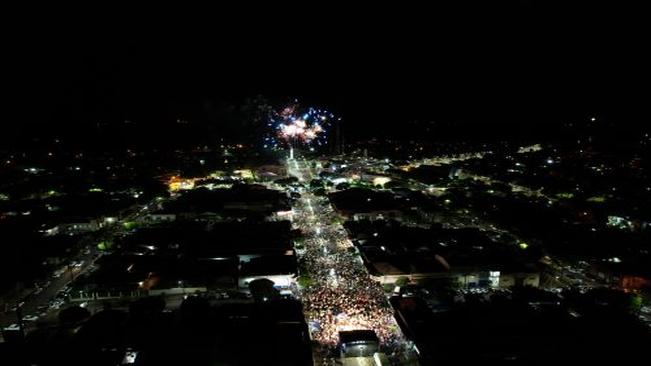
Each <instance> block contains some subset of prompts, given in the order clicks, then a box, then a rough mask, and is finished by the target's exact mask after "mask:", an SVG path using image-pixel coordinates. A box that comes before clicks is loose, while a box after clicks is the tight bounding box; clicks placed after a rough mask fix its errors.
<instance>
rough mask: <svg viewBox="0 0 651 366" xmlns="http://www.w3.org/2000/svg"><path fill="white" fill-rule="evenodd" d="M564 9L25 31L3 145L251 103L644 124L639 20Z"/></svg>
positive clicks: (379, 113) (469, 119)
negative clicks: (39, 134)
mask: <svg viewBox="0 0 651 366" xmlns="http://www.w3.org/2000/svg"><path fill="white" fill-rule="evenodd" d="M560 4H561V2H559V5H555V4H552V5H550V4H546V5H540V4H536V3H535V2H530V1H519V2H511V3H509V4H507V5H502V6H499V7H495V6H490V7H489V6H486V5H483V6H479V7H477V6H470V4H469V3H468V5H464V6H459V7H458V8H454V9H450V8H440V9H437V8H432V7H429V8H425V7H423V8H421V9H403V10H396V9H393V8H389V7H386V8H382V9H375V8H374V9H371V8H361V9H352V8H339V9H325V8H316V7H315V8H313V9H298V8H292V9H274V8H267V9H256V11H255V14H253V12H252V10H251V9H250V8H249V9H246V8H243V9H226V8H223V9H216V10H212V11H211V12H208V13H204V14H203V15H202V16H201V17H198V18H197V17H196V16H195V15H193V16H190V15H187V16H186V15H185V14H184V15H180V14H176V15H174V16H171V17H161V18H157V17H155V16H154V15H153V13H152V14H147V13H144V14H138V15H130V16H124V14H120V16H118V15H116V16H115V17H113V16H111V15H107V16H106V17H103V18H102V19H101V20H100V19H99V16H98V18H97V19H94V18H83V20H79V19H72V20H70V21H68V20H64V19H59V18H57V19H52V18H50V19H47V18H46V19H47V21H42V20H41V19H31V22H29V23H21V25H20V26H19V27H18V28H16V29H15V30H14V32H12V34H13V37H12V38H11V39H10V40H9V45H8V46H7V48H6V49H8V50H10V52H7V56H8V58H9V66H8V67H7V68H6V71H7V76H8V79H9V83H7V84H6V85H5V87H8V91H9V93H8V95H9V102H10V103H9V105H10V113H9V114H7V115H6V118H7V120H8V121H11V122H8V123H4V124H3V125H5V126H7V127H6V129H5V134H3V135H4V136H11V135H12V134H15V133H18V132H21V133H22V134H23V135H24V134H26V133H33V131H36V130H38V131H58V132H61V131H74V130H75V129H77V128H78V127H79V126H82V127H83V126H88V125H94V124H95V123H97V122H102V123H109V124H110V123H119V122H121V121H123V120H125V119H128V120H132V121H134V122H136V123H139V124H147V125H151V126H156V125H157V124H161V123H164V122H165V121H172V120H175V119H176V118H178V117H179V116H188V115H190V116H191V115H196V114H197V113H198V114H201V111H202V109H205V108H209V107H210V106H211V105H215V104H220V103H222V104H223V103H231V102H232V103H237V102H238V101H239V100H241V99H242V98H244V97H247V96H254V95H257V94H262V95H265V96H267V97H269V98H271V99H272V100H279V101H280V100H283V98H288V97H298V98H299V99H301V100H303V101H306V102H308V103H312V104H317V105H324V106H327V107H329V108H330V109H332V110H335V111H336V112H337V113H338V114H339V115H341V116H343V117H344V118H345V120H346V123H347V125H348V126H349V129H351V130H356V131H369V130H375V131H390V130H391V129H393V128H395V126H396V125H400V124H401V123H404V122H407V121H411V120H425V121H427V120H434V121H442V122H451V123H456V124H459V125H460V126H464V127H465V126H472V127H480V128H484V129H485V128H486V127H487V126H489V127H490V128H493V127H495V128H497V129H510V128H516V129H521V130H522V129H530V128H532V127H534V128H540V126H545V125H546V124H549V123H552V124H553V123H560V122H563V121H564V120H566V119H568V118H569V119H572V118H577V119H580V118H587V116H591V115H593V114H594V115H599V116H601V117H602V118H610V119H617V123H622V124H626V123H629V124H631V123H640V121H641V120H642V119H643V116H644V108H645V104H646V103H647V101H648V100H649V92H648V87H647V85H648V81H649V80H648V79H649V78H648V76H649V75H648V56H646V53H647V50H645V48H646V47H645V44H648V42H644V40H643V39H642V37H643V35H644V33H646V32H645V31H644V29H643V28H644V24H643V23H641V22H639V21H638V20H636V19H635V18H636V17H635V13H636V9H622V8H617V9H615V8H612V7H611V6H609V5H594V2H586V3H584V4H580V5H579V4H574V5H572V7H567V6H566V5H560ZM105 15H106V14H105ZM32 24H34V26H33V27H32V26H31V25H32Z"/></svg>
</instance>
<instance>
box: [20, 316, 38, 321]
mask: <svg viewBox="0 0 651 366" xmlns="http://www.w3.org/2000/svg"><path fill="white" fill-rule="evenodd" d="M23 320H24V321H28V322H35V321H37V320H38V316H36V315H25V316H24V317H23Z"/></svg>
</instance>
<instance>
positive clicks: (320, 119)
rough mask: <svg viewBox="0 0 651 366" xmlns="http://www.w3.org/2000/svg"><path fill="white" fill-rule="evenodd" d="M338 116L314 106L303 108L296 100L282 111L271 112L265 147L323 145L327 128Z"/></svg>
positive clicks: (312, 146) (313, 146) (311, 146)
mask: <svg viewBox="0 0 651 366" xmlns="http://www.w3.org/2000/svg"><path fill="white" fill-rule="evenodd" d="M336 119H337V118H336V117H335V115H334V114H332V113H330V112H328V111H326V110H323V109H317V108H313V107H308V108H301V107H300V106H299V104H298V103H297V102H294V103H292V104H290V105H288V106H286V107H284V108H283V109H281V110H280V111H271V112H270V113H269V122H268V126H269V131H270V133H269V135H268V136H266V137H265V141H264V147H265V148H271V149H276V148H282V147H286V146H297V145H304V146H309V147H310V148H315V147H319V146H323V145H325V144H326V141H327V129H328V128H329V126H330V124H331V123H332V122H333V121H335V120H336Z"/></svg>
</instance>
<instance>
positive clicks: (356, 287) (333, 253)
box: [288, 160, 409, 362]
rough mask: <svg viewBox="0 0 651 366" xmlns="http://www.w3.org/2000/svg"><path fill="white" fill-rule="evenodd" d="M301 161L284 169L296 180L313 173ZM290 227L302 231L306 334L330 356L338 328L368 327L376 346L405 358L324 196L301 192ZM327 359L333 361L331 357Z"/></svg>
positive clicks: (403, 345)
mask: <svg viewBox="0 0 651 366" xmlns="http://www.w3.org/2000/svg"><path fill="white" fill-rule="evenodd" d="M308 164H309V163H308V162H306V161H305V160H288V169H289V172H290V174H292V175H294V176H296V177H297V178H298V179H299V181H304V180H305V179H306V178H307V177H311V176H313V175H316V174H317V172H312V169H310V168H309V166H308ZM294 211H295V215H294V222H293V224H294V226H295V227H297V228H298V229H300V230H301V231H302V232H303V233H304V251H303V253H302V254H301V255H300V257H299V261H300V262H301V263H303V264H304V268H305V271H306V272H307V275H308V276H309V277H310V278H311V279H312V281H313V283H312V284H311V286H309V287H307V288H303V289H302V290H301V298H302V301H303V303H304V306H305V313H306V317H307V319H308V322H309V325H310V329H311V334H312V338H313V339H314V340H316V341H317V342H318V343H320V344H321V345H322V346H323V348H322V349H320V350H319V353H321V355H323V356H324V357H325V355H330V356H333V355H334V353H332V352H334V350H335V347H336V346H337V343H338V341H339V338H338V337H339V334H338V332H339V331H346V330H360V329H370V330H373V331H375V332H376V334H377V335H378V337H379V338H380V341H381V348H382V349H383V350H384V351H385V352H386V353H387V354H389V355H391V356H393V357H394V358H395V359H401V360H402V362H405V357H408V356H409V345H408V342H407V341H406V340H405V338H404V337H403V336H402V334H401V332H400V330H399V327H398V325H397V323H396V322H395V319H394V317H393V311H392V309H391V307H390V305H389V303H388V301H387V298H386V296H385V294H384V291H383V289H382V287H381V286H380V285H379V284H378V283H377V282H375V281H373V280H372V279H371V278H370V276H369V274H368V272H367V270H366V268H365V267H364V265H363V263H362V261H361V259H360V257H359V256H358V254H357V253H356V251H355V249H354V247H353V245H352V243H351V242H350V240H349V239H348V238H347V236H346V232H345V230H344V228H343V226H342V225H341V224H338V222H337V221H336V220H334V218H335V213H334V212H333V210H332V207H331V206H330V204H329V202H328V200H327V199H326V198H322V197H316V196H315V195H313V194H311V193H308V192H305V193H303V195H302V197H301V199H300V200H299V201H298V202H297V205H296V206H295V207H294ZM330 361H333V359H331V360H330Z"/></svg>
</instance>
